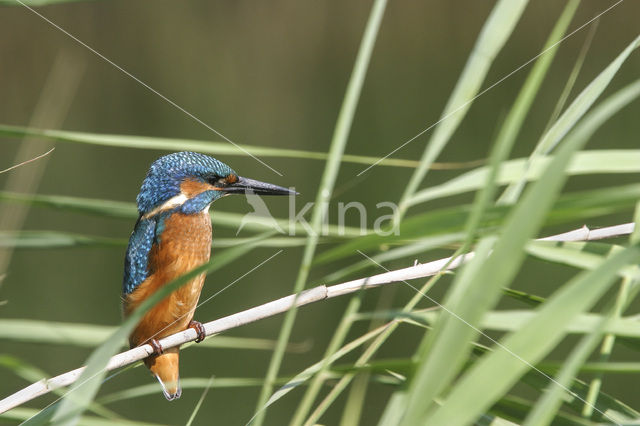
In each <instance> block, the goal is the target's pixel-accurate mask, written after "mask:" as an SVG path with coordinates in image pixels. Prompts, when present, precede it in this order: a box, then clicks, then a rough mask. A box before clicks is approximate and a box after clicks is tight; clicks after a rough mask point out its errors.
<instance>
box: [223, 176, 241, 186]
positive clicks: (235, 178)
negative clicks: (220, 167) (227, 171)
mask: <svg viewBox="0 0 640 426" xmlns="http://www.w3.org/2000/svg"><path fill="white" fill-rule="evenodd" d="M225 180H226V181H227V183H229V184H231V183H236V182H237V181H238V176H236V175H229V176H227V177H226V178H225Z"/></svg>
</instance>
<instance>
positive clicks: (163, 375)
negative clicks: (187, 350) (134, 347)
mask: <svg viewBox="0 0 640 426" xmlns="http://www.w3.org/2000/svg"><path fill="white" fill-rule="evenodd" d="M178 351H179V349H178V348H177V347H176V348H169V349H166V350H165V351H164V353H163V354H161V355H157V356H150V357H148V358H146V359H145V360H144V363H145V364H146V365H147V367H148V368H149V370H151V373H152V374H153V375H154V376H156V378H157V379H158V381H159V382H160V385H162V393H164V396H165V398H167V400H169V401H173V400H174V399H178V398H180V395H181V394H182V388H180V374H179V371H180V370H179V364H178V361H179V357H180V353H179V352H178Z"/></svg>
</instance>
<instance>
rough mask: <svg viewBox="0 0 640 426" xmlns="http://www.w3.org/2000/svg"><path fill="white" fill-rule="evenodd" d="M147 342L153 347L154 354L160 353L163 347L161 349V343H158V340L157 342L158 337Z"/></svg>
mask: <svg viewBox="0 0 640 426" xmlns="http://www.w3.org/2000/svg"><path fill="white" fill-rule="evenodd" d="M149 344H150V345H151V347H152V348H153V354H154V355H162V353H163V352H164V349H162V345H161V344H160V342H158V339H151V340H149Z"/></svg>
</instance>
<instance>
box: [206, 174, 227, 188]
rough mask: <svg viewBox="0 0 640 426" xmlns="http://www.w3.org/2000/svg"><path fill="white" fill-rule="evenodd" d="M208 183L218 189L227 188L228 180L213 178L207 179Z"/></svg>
mask: <svg viewBox="0 0 640 426" xmlns="http://www.w3.org/2000/svg"><path fill="white" fill-rule="evenodd" d="M207 181H208V182H209V183H210V184H211V185H213V186H215V187H218V188H221V187H225V186H227V180H226V179H225V178H223V177H219V176H211V177H210V178H209V179H207Z"/></svg>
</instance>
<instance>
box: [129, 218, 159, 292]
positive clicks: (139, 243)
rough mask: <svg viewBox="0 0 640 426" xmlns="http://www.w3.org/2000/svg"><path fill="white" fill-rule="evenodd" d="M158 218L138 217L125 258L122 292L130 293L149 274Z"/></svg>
mask: <svg viewBox="0 0 640 426" xmlns="http://www.w3.org/2000/svg"><path fill="white" fill-rule="evenodd" d="M156 224H157V222H156V218H155V217H152V218H148V219H142V218H140V219H138V222H137V223H136V226H135V228H134V229H133V233H132V234H131V238H129V245H128V246H127V254H126V256H125V258H124V278H123V280H122V294H125V295H126V294H129V293H131V292H132V291H133V290H135V288H136V287H137V286H139V285H140V284H141V283H142V282H143V281H144V280H145V279H146V278H147V274H148V269H147V268H148V263H149V252H150V251H151V246H152V245H153V243H154V240H155V238H156Z"/></svg>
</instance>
